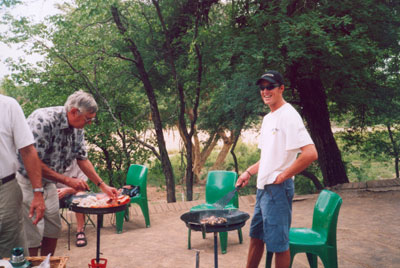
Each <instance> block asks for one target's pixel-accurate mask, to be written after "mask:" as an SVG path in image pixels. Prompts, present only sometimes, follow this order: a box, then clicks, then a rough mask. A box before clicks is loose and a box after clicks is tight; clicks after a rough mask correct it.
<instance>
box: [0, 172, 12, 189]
mask: <svg viewBox="0 0 400 268" xmlns="http://www.w3.org/2000/svg"><path fill="white" fill-rule="evenodd" d="M13 179H15V173H14V174H11V175H8V176H7V177H4V178H2V179H0V186H1V185H3V184H6V183H7V182H9V181H12V180H13Z"/></svg>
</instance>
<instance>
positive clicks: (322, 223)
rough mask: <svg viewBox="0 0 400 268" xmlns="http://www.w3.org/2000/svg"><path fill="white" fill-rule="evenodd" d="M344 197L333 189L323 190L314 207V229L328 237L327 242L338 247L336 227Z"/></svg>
mask: <svg viewBox="0 0 400 268" xmlns="http://www.w3.org/2000/svg"><path fill="white" fill-rule="evenodd" d="M341 205H342V198H341V197H340V196H339V195H338V194H336V193H334V192H331V191H328V190H323V191H322V192H321V193H320V195H319V197H318V200H317V202H316V203H315V207H314V215H313V224H312V228H311V229H312V230H313V231H315V232H318V233H320V234H321V235H322V236H324V237H325V239H326V244H327V245H330V246H335V247H336V229H337V221H338V217H339V210H340V207H341Z"/></svg>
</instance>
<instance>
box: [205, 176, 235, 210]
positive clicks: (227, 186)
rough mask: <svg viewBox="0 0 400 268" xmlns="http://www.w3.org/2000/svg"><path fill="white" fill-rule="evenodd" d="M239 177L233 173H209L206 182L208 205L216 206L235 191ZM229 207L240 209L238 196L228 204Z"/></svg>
mask: <svg viewBox="0 0 400 268" xmlns="http://www.w3.org/2000/svg"><path fill="white" fill-rule="evenodd" d="M237 178H238V175H237V173H236V172H233V171H224V170H215V171H210V172H209V173H208V178H207V182H206V203H207V204H214V203H215V202H217V201H218V200H220V199H221V198H222V197H224V196H225V195H226V194H227V193H229V192H230V191H233V190H234V189H235V184H236V181H237ZM227 206H228V207H232V206H233V207H234V208H238V207H239V199H238V194H237V193H236V194H235V195H234V197H233V198H232V199H231V201H229V203H228V204H227Z"/></svg>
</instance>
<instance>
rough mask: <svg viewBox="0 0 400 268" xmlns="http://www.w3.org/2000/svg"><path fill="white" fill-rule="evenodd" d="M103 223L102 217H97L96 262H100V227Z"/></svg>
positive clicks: (100, 215)
mask: <svg viewBox="0 0 400 268" xmlns="http://www.w3.org/2000/svg"><path fill="white" fill-rule="evenodd" d="M102 223H103V215H102V214H99V215H97V226H96V227H97V242H96V262H97V263H99V261H100V227H101V225H102Z"/></svg>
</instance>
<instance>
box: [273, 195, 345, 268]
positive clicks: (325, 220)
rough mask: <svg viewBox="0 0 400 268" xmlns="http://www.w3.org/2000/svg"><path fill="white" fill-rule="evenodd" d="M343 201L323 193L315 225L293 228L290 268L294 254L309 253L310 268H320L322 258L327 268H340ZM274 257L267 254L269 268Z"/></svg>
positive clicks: (291, 230) (315, 216)
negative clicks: (338, 234)
mask: <svg viewBox="0 0 400 268" xmlns="http://www.w3.org/2000/svg"><path fill="white" fill-rule="evenodd" d="M341 205H342V198H341V197H340V196H339V195H338V194H336V193H334V192H331V191H328V190H322V191H321V193H320V194H319V196H318V199H317V202H316V203H315V206H314V215H313V223H312V227H311V229H309V228H291V229H290V233H289V244H290V267H292V264H293V259H294V255H296V254H297V253H303V252H304V253H306V255H307V259H308V262H309V264H310V267H312V268H316V267H318V262H317V257H320V259H321V261H322V263H323V264H324V267H325V268H337V267H338V262H337V247H336V227H337V221H338V216H339V210H340V206H341ZM271 259H272V254H271V253H270V252H268V253H267V263H266V267H271V266H270V265H271Z"/></svg>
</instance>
